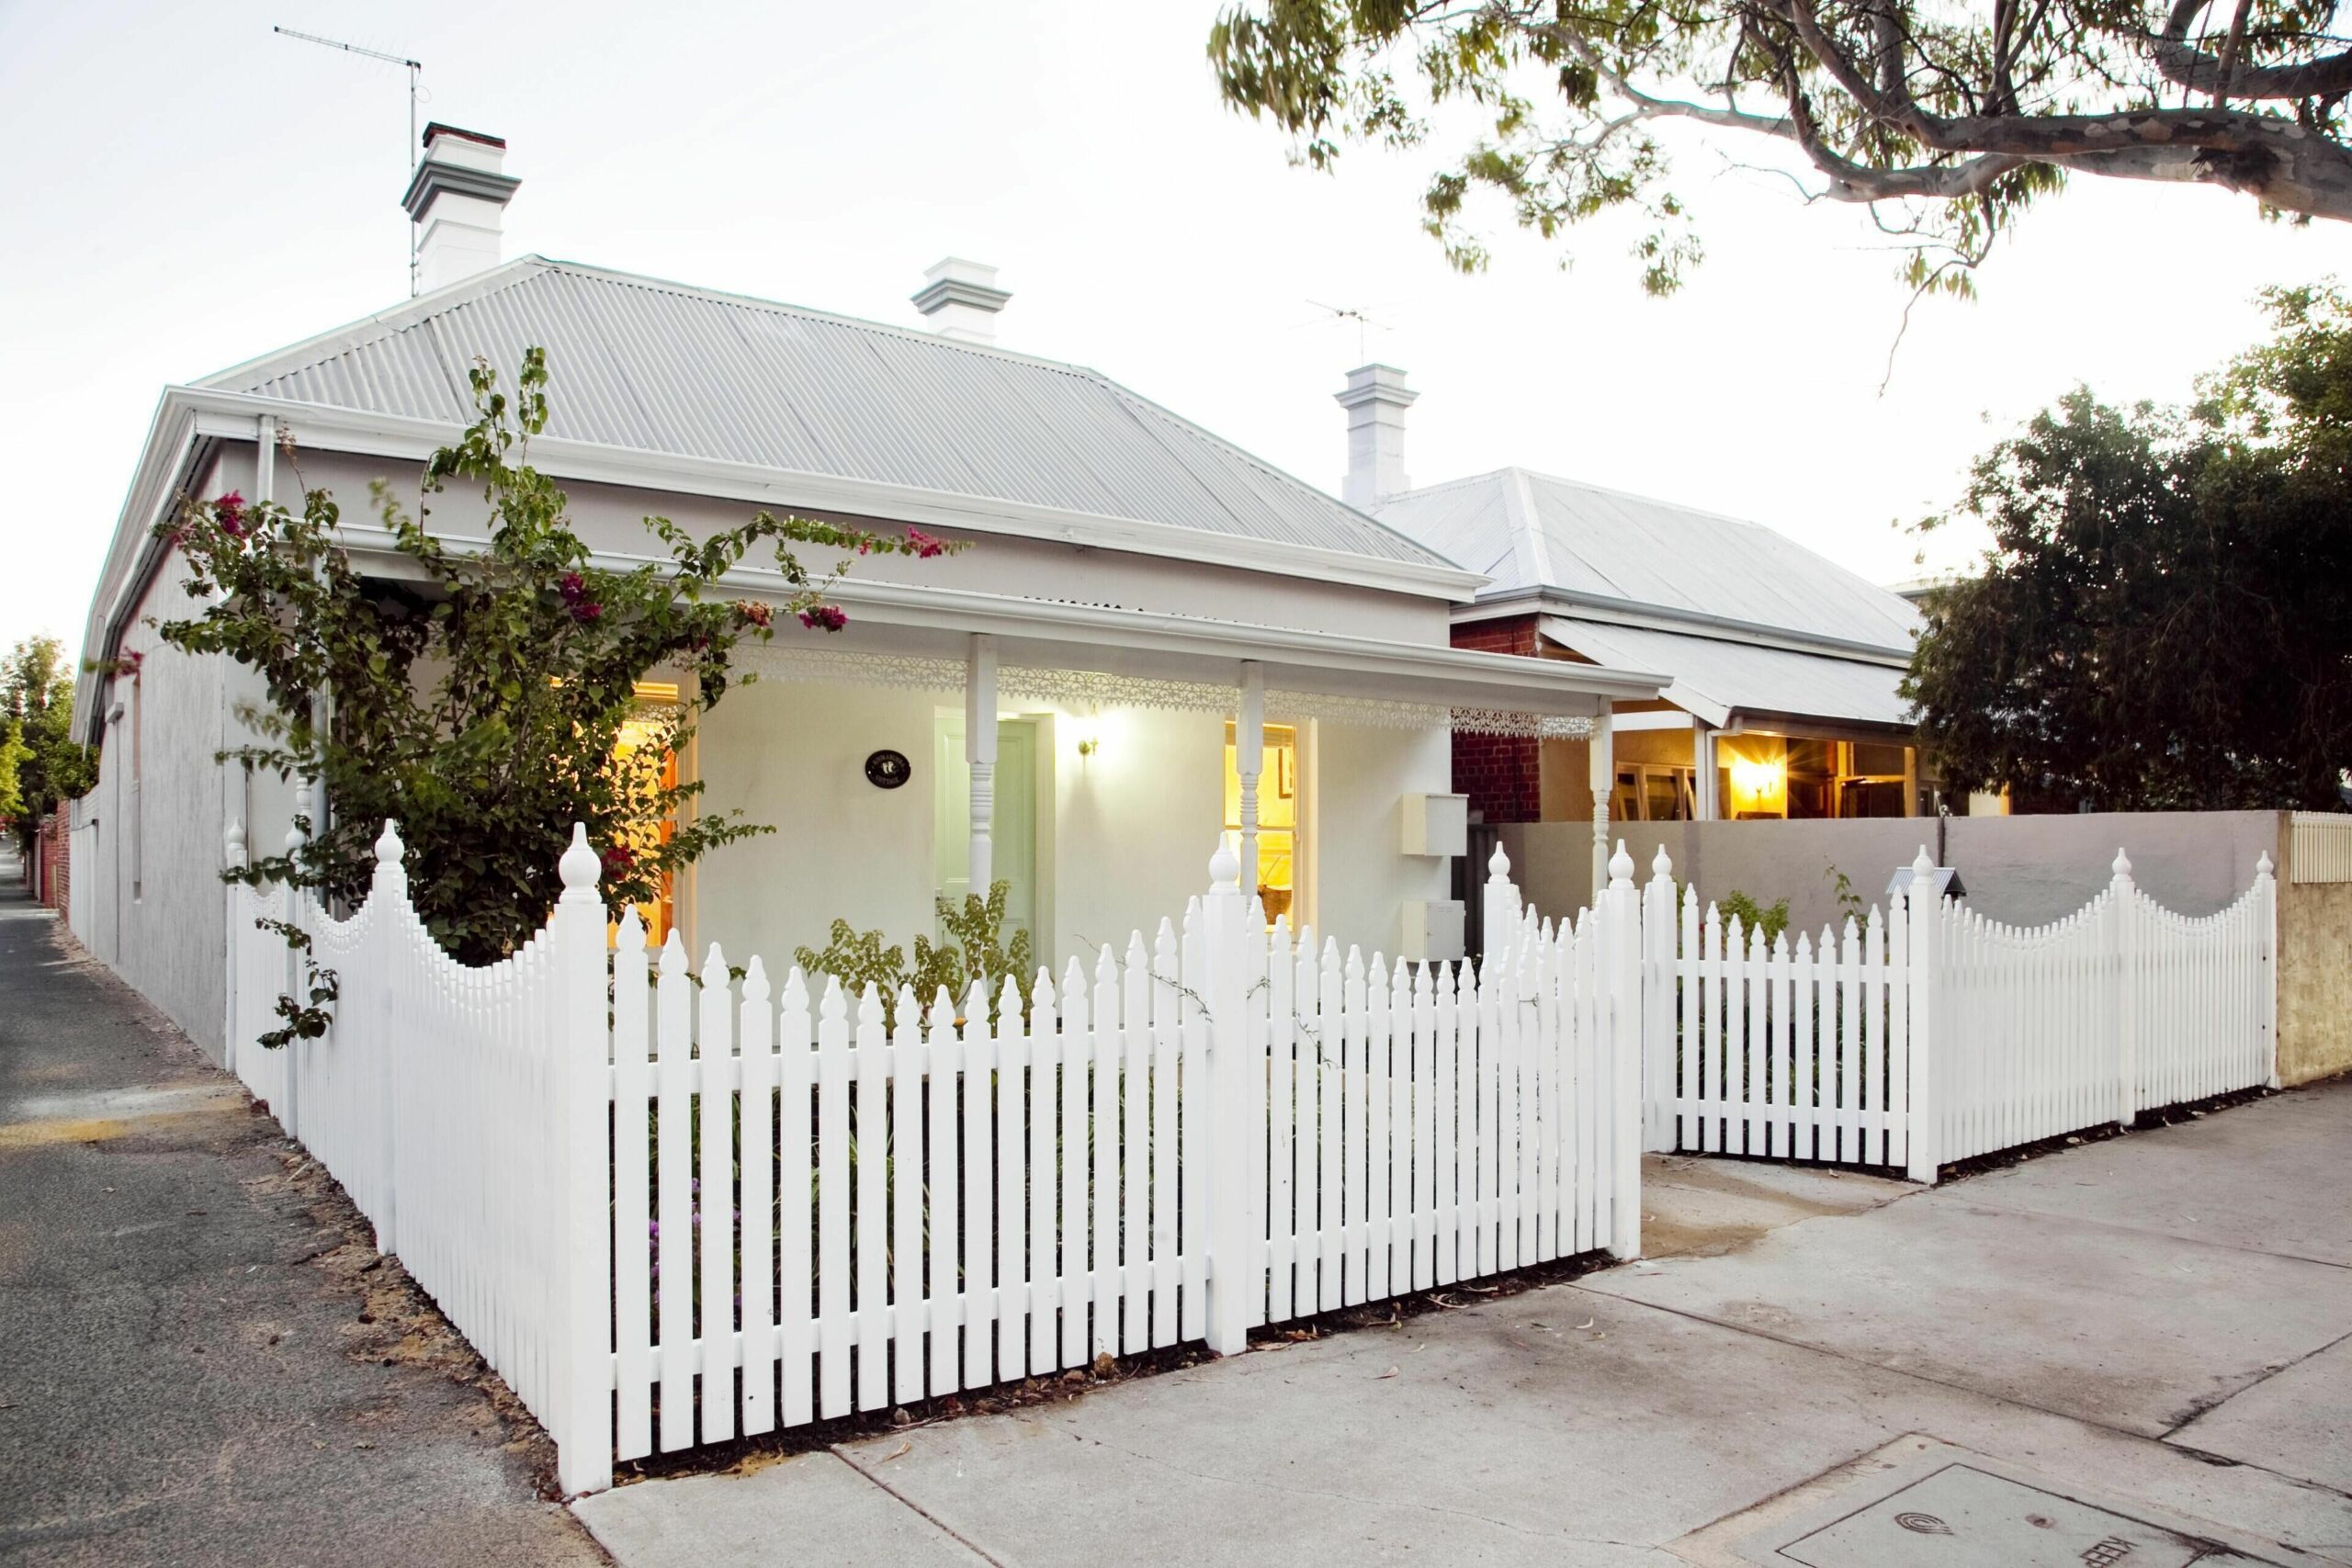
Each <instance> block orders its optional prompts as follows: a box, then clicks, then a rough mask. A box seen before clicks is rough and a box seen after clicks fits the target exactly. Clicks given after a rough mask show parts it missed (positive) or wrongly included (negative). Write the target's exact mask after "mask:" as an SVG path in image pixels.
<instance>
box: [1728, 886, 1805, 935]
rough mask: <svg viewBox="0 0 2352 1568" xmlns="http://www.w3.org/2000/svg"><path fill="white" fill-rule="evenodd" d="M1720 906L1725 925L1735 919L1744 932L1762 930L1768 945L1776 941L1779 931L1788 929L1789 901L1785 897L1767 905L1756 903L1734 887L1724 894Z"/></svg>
mask: <svg viewBox="0 0 2352 1568" xmlns="http://www.w3.org/2000/svg"><path fill="white" fill-rule="evenodd" d="M1721 908H1722V909H1723V915H1724V923H1725V924H1726V925H1728V924H1729V923H1730V922H1731V921H1733V920H1737V921H1738V922H1739V929H1740V930H1741V931H1744V932H1745V931H1761V932H1763V933H1764V941H1765V943H1766V944H1767V945H1768V946H1769V945H1770V944H1771V943H1772V942H1778V941H1779V940H1780V939H1781V932H1782V931H1787V930H1788V929H1789V901H1788V900H1787V899H1786V898H1782V899H1781V900H1779V901H1778V902H1776V903H1773V904H1770V905H1769V906H1768V905H1763V904H1758V902H1757V901H1756V900H1755V899H1753V898H1751V897H1748V896H1747V894H1745V893H1742V892H1741V891H1740V890H1739V889H1738V888H1736V887H1735V888H1733V889H1732V890H1731V891H1730V892H1729V893H1726V894H1724V901H1723V904H1722V906H1721Z"/></svg>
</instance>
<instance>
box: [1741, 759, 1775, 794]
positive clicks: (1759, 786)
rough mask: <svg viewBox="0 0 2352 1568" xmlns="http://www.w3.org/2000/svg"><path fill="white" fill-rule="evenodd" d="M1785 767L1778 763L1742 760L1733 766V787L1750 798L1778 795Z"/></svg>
mask: <svg viewBox="0 0 2352 1568" xmlns="http://www.w3.org/2000/svg"><path fill="white" fill-rule="evenodd" d="M1783 766H1784V764H1782V763H1781V762H1777V761H1760V762H1758V761H1747V759H1745V758H1742V759H1740V760H1738V761H1734V762H1733V763H1732V765H1731V787H1732V788H1733V789H1734V790H1735V791H1736V792H1737V793H1738V794H1740V795H1747V796H1749V797H1750V798H1756V797H1759V796H1763V795H1778V794H1779V793H1780V790H1781V769H1782V767H1783Z"/></svg>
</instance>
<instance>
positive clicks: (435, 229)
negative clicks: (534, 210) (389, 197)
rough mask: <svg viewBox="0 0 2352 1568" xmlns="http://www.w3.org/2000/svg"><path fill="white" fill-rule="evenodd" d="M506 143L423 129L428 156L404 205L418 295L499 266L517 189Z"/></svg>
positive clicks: (473, 133)
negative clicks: (412, 234) (412, 227)
mask: <svg viewBox="0 0 2352 1568" xmlns="http://www.w3.org/2000/svg"><path fill="white" fill-rule="evenodd" d="M505 162H506V143H505V141H503V140H502V139H501V138H499V137H495V136H484V135H482V134H481V132H480V131H478V130H458V128H457V127H456V126H454V125H441V124H437V123H436V124H433V125H428V126H426V127H425V128H424V158H423V160H422V161H420V162H419V163H418V164H417V165H416V174H415V176H414V177H413V178H412V179H411V180H410V181H409V182H408V195H406V196H405V197H401V206H403V207H405V208H407V209H408V215H409V217H410V218H411V219H412V220H413V221H414V222H415V224H416V276H415V279H414V283H413V292H415V293H418V294H430V293H431V292H433V290H435V289H436V288H447V286H448V285H450V284H452V283H455V282H457V281H458V279H459V278H464V277H471V276H473V275H474V274H476V273H478V272H486V271H488V270H489V269H490V268H492V267H494V266H496V265H498V242H499V228H500V224H501V223H502V221H503V220H504V218H505V216H506V204H507V203H508V202H509V201H511V200H513V199H514V197H515V186H519V185H521V184H522V183H523V182H522V181H521V180H518V179H516V178H515V176H514V175H510V174H506V173H504V172H503V164H505Z"/></svg>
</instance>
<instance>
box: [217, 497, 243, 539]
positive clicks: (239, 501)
mask: <svg viewBox="0 0 2352 1568" xmlns="http://www.w3.org/2000/svg"><path fill="white" fill-rule="evenodd" d="M212 512H213V515H214V516H216V517H218V518H220V531H221V532H222V533H224V534H226V535H228V536H229V537H231V538H232V539H242V538H243V537H244V536H245V530H246V523H245V498H244V497H243V495H242V494H240V493H239V492H237V491H233V490H232V491H230V492H229V493H228V494H226V495H224V496H222V497H221V498H220V500H218V501H216V502H213V503H212Z"/></svg>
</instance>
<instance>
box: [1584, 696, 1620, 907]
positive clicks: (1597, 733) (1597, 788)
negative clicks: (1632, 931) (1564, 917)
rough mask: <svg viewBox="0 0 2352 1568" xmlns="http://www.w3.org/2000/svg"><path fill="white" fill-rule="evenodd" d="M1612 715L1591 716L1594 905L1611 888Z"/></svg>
mask: <svg viewBox="0 0 2352 1568" xmlns="http://www.w3.org/2000/svg"><path fill="white" fill-rule="evenodd" d="M1612 729H1613V726H1612V725H1611V721H1610V716H1609V715H1607V714H1605V713H1600V714H1595V715H1594V716H1593V719H1592V739H1591V742H1590V745H1589V750H1590V753H1591V759H1592V767H1591V774H1592V907H1593V908H1596V909H1598V908H1600V897H1601V895H1602V894H1604V893H1606V892H1607V891H1608V890H1609V795H1610V792H1611V791H1612V790H1614V789H1615V788H1616V787H1617V753H1616V746H1615V740H1614V738H1613V735H1612Z"/></svg>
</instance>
